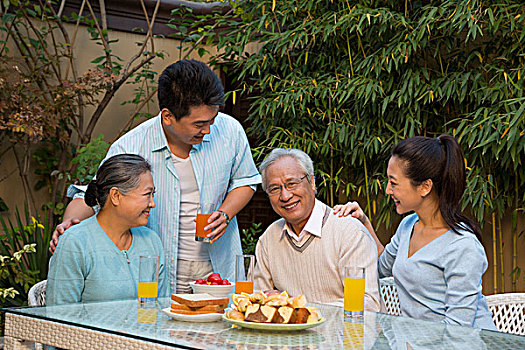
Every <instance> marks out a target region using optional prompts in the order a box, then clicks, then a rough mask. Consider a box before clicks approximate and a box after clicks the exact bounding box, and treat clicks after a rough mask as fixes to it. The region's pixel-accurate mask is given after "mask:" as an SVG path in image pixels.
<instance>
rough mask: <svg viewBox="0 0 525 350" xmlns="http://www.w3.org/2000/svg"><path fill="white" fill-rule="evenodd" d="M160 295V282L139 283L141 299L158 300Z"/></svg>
mask: <svg viewBox="0 0 525 350" xmlns="http://www.w3.org/2000/svg"><path fill="white" fill-rule="evenodd" d="M158 294H159V282H139V298H156V297H157V295H158Z"/></svg>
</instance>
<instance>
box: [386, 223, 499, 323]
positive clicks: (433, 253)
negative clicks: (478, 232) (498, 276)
mask: <svg viewBox="0 0 525 350" xmlns="http://www.w3.org/2000/svg"><path fill="white" fill-rule="evenodd" d="M418 220H419V218H418V216H417V215H416V214H413V215H409V216H407V217H406V218H404V219H403V221H401V223H400V224H399V227H398V229H397V231H396V234H395V235H394V236H393V237H392V240H391V241H390V243H389V244H388V245H387V246H386V248H385V250H384V251H383V253H382V254H381V256H380V257H379V263H378V271H379V277H388V276H392V275H393V276H394V280H395V282H396V285H397V290H398V294H399V303H400V306H401V313H402V314H403V315H404V316H408V317H413V318H418V319H423V320H433V321H442V322H444V323H448V324H456V325H462V326H471V327H477V328H484V329H490V330H496V326H495V325H494V322H493V321H492V316H491V312H490V311H489V310H488V307H487V302H486V300H485V297H484V296H483V294H482V293H481V288H482V286H481V276H482V275H483V273H484V272H485V271H486V269H487V266H488V263H487V257H486V255H485V250H484V249H483V246H482V245H481V243H480V242H479V240H478V239H477V238H476V236H475V235H474V234H473V233H471V232H469V231H465V230H459V232H460V233H461V234H457V233H455V232H454V231H452V230H448V231H447V232H445V233H444V234H443V235H441V236H439V237H438V238H436V239H434V240H433V241H431V242H430V243H428V244H427V245H425V246H424V247H422V248H421V249H419V250H418V251H416V252H415V253H414V254H412V256H411V257H408V248H409V243H410V238H411V236H412V232H413V228H414V225H415V224H416V222H418Z"/></svg>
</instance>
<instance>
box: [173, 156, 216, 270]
mask: <svg viewBox="0 0 525 350" xmlns="http://www.w3.org/2000/svg"><path fill="white" fill-rule="evenodd" d="M171 159H172V160H173V165H174V166H175V171H176V172H177V175H178V177H179V181H180V214H179V252H178V255H177V256H178V258H179V259H182V260H189V261H207V260H210V254H209V253H208V243H204V242H199V241H196V240H195V230H196V226H195V218H196V217H197V211H198V210H199V206H200V195H199V187H198V186H197V180H196V179H195V174H194V172H193V166H192V164H191V160H190V157H188V158H186V159H183V158H179V157H177V156H176V155H174V154H173V153H172V154H171Z"/></svg>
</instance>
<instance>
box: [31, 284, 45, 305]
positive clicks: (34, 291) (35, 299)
mask: <svg viewBox="0 0 525 350" xmlns="http://www.w3.org/2000/svg"><path fill="white" fill-rule="evenodd" d="M46 286H47V280H43V281H40V282H38V283H37V284H35V285H34V286H33V287H31V289H29V293H28V295H27V303H28V305H29V306H44V305H46Z"/></svg>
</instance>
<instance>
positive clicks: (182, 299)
mask: <svg viewBox="0 0 525 350" xmlns="http://www.w3.org/2000/svg"><path fill="white" fill-rule="evenodd" d="M171 300H173V301H176V302H177V303H179V304H183V305H186V306H188V307H194V308H195V307H203V306H207V305H219V306H221V307H224V308H225V307H227V306H228V302H229V299H228V298H217V297H214V296H213V295H211V294H208V293H200V294H172V295H171Z"/></svg>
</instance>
